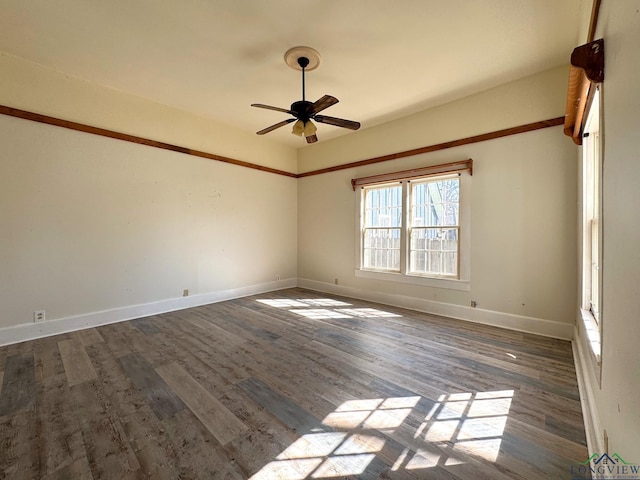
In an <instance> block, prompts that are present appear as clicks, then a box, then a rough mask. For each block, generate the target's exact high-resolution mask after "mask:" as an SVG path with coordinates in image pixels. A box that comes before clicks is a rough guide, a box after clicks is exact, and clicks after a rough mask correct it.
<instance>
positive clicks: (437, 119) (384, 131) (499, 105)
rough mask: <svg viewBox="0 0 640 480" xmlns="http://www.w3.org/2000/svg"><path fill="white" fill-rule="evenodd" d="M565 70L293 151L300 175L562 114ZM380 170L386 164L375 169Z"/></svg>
mask: <svg viewBox="0 0 640 480" xmlns="http://www.w3.org/2000/svg"><path fill="white" fill-rule="evenodd" d="M568 73H569V70H568V68H567V67H559V68H554V69H552V70H548V71H546V72H542V73H540V74H538V75H533V76H530V77H526V78H523V79H521V80H518V81H515V82H511V83H508V84H506V85H502V86H501V87H497V88H492V89H490V90H486V91H484V92H481V93H479V94H476V95H472V96H470V97H466V98H463V99H461V100H458V101H456V102H452V103H448V104H446V105H442V106H439V107H436V108H432V109H429V110H425V111H423V112H420V113H416V114H414V115H411V116H409V117H406V118H402V119H399V120H396V121H393V122H389V123H386V124H383V125H378V126H376V127H372V128H367V129H365V130H361V131H358V132H355V133H353V134H350V135H345V136H343V137H339V138H336V139H334V140H331V141H328V142H318V143H316V144H314V145H312V146H310V147H307V148H303V149H300V150H299V153H298V159H299V160H298V163H299V170H300V172H308V171H312V170H318V169H321V168H325V167H330V166H333V165H339V164H342V163H347V162H354V161H357V160H364V159H367V158H373V157H379V156H382V155H387V154H390V153H397V152H400V151H404V150H411V149H414V148H419V147H424V146H426V145H434V144H438V143H442V142H448V141H451V140H458V139H460V138H466V137H471V136H474V135H479V134H483V133H488V132H493V131H496V130H502V129H505V128H511V127H515V126H517V125H523V124H527V123H533V122H537V121H541V120H548V119H550V118H555V117H560V116H563V115H564V105H565V101H566V93H567V78H568ZM379 168H381V169H383V170H384V169H386V168H387V167H386V165H384V166H380V167H379Z"/></svg>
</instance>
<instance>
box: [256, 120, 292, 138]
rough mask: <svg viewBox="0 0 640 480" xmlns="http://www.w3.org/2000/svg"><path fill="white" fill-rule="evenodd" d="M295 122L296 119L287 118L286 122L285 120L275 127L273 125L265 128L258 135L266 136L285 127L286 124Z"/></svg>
mask: <svg viewBox="0 0 640 480" xmlns="http://www.w3.org/2000/svg"><path fill="white" fill-rule="evenodd" d="M295 121H296V119H295V118H287V119H286V120H283V121H282V122H278V123H276V124H275V125H271V126H270V127H267V128H263V129H262V130H260V131H259V132H256V133H257V134H258V135H264V134H265V133H269V132H271V131H273V130H275V129H276V128H280V127H284V126H285V125H286V124H288V123H291V122H295Z"/></svg>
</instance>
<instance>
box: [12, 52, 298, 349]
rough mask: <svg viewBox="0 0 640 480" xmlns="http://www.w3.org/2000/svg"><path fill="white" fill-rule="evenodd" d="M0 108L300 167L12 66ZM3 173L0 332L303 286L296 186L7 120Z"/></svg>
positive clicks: (188, 122)
mask: <svg viewBox="0 0 640 480" xmlns="http://www.w3.org/2000/svg"><path fill="white" fill-rule="evenodd" d="M0 104H4V105H9V106H13V107H16V108H22V109H26V110H31V111H35V112H38V113H43V114H47V115H52V116H57V117H61V118H63V119H68V120H74V121H79V122H84V123H87V124H90V125H96V126H100V127H104V128H110V129H113V130H116V131H120V132H124V133H130V134H135V135H142V136H146V137H149V138H152V139H156V140H160V141H164V142H169V143H174V144H177V145H182V146H187V147H191V148H196V149H201V150H205V151H208V152H211V153H215V154H221V155H226V156H232V157H235V158H237V159H240V160H245V161H249V162H252V163H256V164H262V165H267V166H270V167H273V168H278V169H284V170H288V171H295V169H296V163H295V162H296V152H295V150H293V149H288V148H285V147H282V146H279V145H275V144H272V143H270V142H268V141H261V140H262V139H260V138H255V137H256V135H250V134H248V133H244V132H240V131H235V130H233V129H231V128H230V127H226V126H224V125H219V124H216V123H214V122H211V121H208V120H206V119H203V118H199V117H196V116H193V115H189V114H187V113H185V112H180V111H177V110H174V109H170V108H168V107H163V106H161V105H158V104H154V103H152V102H148V101H146V100H142V99H139V98H136V97H132V96H130V95H125V94H122V93H120V92H116V91H113V90H109V89H105V88H102V87H99V86H97V85H91V84H88V83H86V82H82V81H80V80H78V79H74V78H72V77H67V76H65V75H63V74H61V73H59V72H55V71H53V70H49V69H45V68H43V67H40V66H37V65H35V64H30V63H28V62H25V61H23V60H19V59H16V58H13V57H8V56H6V55H4V56H0ZM0 172H1V173H0V205H1V206H2V207H1V208H0V225H2V236H1V238H0V262H1V263H0V327H7V326H15V325H21V324H29V323H31V322H32V321H33V312H34V310H41V309H43V310H46V316H47V322H45V323H48V322H50V321H53V320H57V319H69V318H70V317H75V316H78V315H80V316H83V315H84V316H87V315H88V316H91V315H93V316H94V317H96V318H98V317H99V320H101V321H102V319H103V317H104V316H100V315H97V313H99V312H105V311H106V312H115V313H112V314H111V315H106V317H107V320H109V321H113V320H115V319H118V318H119V317H121V316H122V315H124V316H126V315H127V314H131V313H132V312H133V313H134V314H135V312H140V311H144V309H143V310H140V309H138V307H136V309H133V310H132V307H134V306H140V305H159V306H158V308H160V309H171V308H177V307H179V306H180V305H183V306H184V305H188V303H180V302H182V301H183V299H182V294H183V290H184V289H189V292H190V296H191V298H189V299H188V300H189V301H191V300H194V299H197V297H198V296H204V297H201V298H204V299H208V298H212V295H215V294H216V292H226V294H229V295H233V293H234V292H239V293H242V292H245V291H246V289H247V288H257V289H260V288H277V287H278V283H277V282H276V277H280V278H281V279H282V280H283V281H284V280H285V279H290V282H289V283H291V282H293V284H295V278H296V275H297V265H296V261H297V259H296V253H295V252H296V244H297V223H296V212H297V187H296V180H295V179H293V178H289V177H284V176H280V175H274V174H269V173H264V172H261V171H258V170H251V169H247V168H242V167H238V166H234V165H229V164H224V163H220V162H216V161H211V160H205V159H201V158H197V157H193V156H188V155H182V154H179V153H175V152H170V151H165V150H159V149H156V148H151V147H147V146H142V145H136V144H132V143H127V142H123V141H119V140H113V139H108V138H104V137H99V136H94V135H90V134H86V133H81V132H76V131H72V130H67V129H63V128H59V127H53V126H49V125H43V124H39V123H34V122H31V121H26V120H21V119H16V118H11V117H7V116H4V115H0ZM172 299H175V300H176V303H174V304H167V303H166V302H167V301H171V300H172ZM194 301H195V300H194ZM158 302H160V303H158ZM162 302H165V303H162ZM119 309H120V310H119ZM127 309H128V310H127ZM153 310H154V308H153V307H149V311H153ZM96 315H97V316H96ZM91 321H93V320H90V321H89V323H90V322H91ZM74 325H75V324H74ZM5 334H6V332H5V333H3V335H5ZM0 343H2V338H0Z"/></svg>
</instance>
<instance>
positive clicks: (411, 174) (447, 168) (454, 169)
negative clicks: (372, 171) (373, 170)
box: [351, 159, 473, 191]
mask: <svg viewBox="0 0 640 480" xmlns="http://www.w3.org/2000/svg"><path fill="white" fill-rule="evenodd" d="M464 172H468V173H469V175H472V174H473V160H472V159H469V160H462V161H460V162H452V163H443V164H441V165H432V166H430V167H422V168H413V169H411V170H403V171H401V172H394V173H383V174H381V175H372V176H370V177H361V178H354V179H352V180H351V187H352V188H353V190H354V191H355V189H356V187H361V186H363V185H373V184H376V183H386V182H399V181H402V180H409V179H412V178H416V177H429V176H434V175H445V174H447V173H458V174H460V173H464Z"/></svg>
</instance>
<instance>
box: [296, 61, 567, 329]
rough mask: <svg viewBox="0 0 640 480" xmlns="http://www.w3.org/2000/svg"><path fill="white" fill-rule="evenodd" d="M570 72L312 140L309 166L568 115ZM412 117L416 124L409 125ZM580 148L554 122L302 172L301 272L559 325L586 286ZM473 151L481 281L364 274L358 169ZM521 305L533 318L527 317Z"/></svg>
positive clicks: (508, 322)
mask: <svg viewBox="0 0 640 480" xmlns="http://www.w3.org/2000/svg"><path fill="white" fill-rule="evenodd" d="M567 78H568V76H567V69H566V68H559V69H554V70H551V71H548V72H543V73H542V74H539V75H536V76H534V77H529V78H525V79H522V80H520V81H517V82H514V83H511V84H508V85H505V86H503V87H499V88H496V89H492V90H489V91H487V92H483V93H481V94H478V95H474V96H473V97H468V98H465V99H462V100H460V101H457V102H453V103H451V104H449V105H446V106H442V107H438V108H436V109H433V110H429V111H426V112H422V113H421V114H418V115H414V116H413V117H412V118H411V119H409V120H407V119H403V120H399V121H396V122H392V123H390V124H387V125H381V126H379V127H375V128H373V129H371V130H375V131H368V130H365V131H364V132H362V134H363V135H360V134H357V135H353V136H348V137H342V138H339V139H336V140H333V141H331V142H325V143H324V144H318V147H317V148H316V147H312V148H310V149H304V150H302V151H301V152H300V170H301V171H308V170H315V169H317V168H322V167H326V166H330V165H333V164H335V163H337V162H345V161H355V160H360V159H363V158H367V157H373V156H379V155H383V154H387V153H392V152H393V151H402V150H408V149H410V148H416V147H419V146H424V145H429V144H433V143H439V142H443V141H447V140H453V139H456V138H461V137H466V136H470V135H476V134H480V133H486V132H490V131H492V130H496V129H501V128H507V127H509V126H515V125H521V124H525V123H530V122H534V121H538V120H544V119H549V118H554V117H558V116H561V115H562V114H563V110H564V100H565V96H566V84H567ZM523 107H527V108H523ZM405 129H406V130H408V133H406V134H405V135H404V136H402V135H399V134H398V132H399V131H403V130H405ZM409 137H411V138H409ZM363 152H365V153H363ZM575 155H576V148H575V147H574V146H573V145H572V144H571V142H570V141H567V138H566V137H564V135H563V134H562V127H553V128H548V129H544V130H539V131H535V132H530V133H526V134H521V135H516V136H511V137H507V138H503V139H496V140H492V141H487V142H481V143H477V144H472V145H466V146H462V147H456V148H453V149H448V150H444V151H439V152H434V153H430V154H424V155H420V156H414V157H408V158H404V159H400V160H394V161H390V162H384V163H379V164H375V165H370V166H365V167H359V168H353V169H349V170H342V171H337V172H333V173H329V174H323V175H318V176H310V177H305V178H301V179H300V180H299V183H298V202H299V210H298V255H299V256H298V276H299V278H300V279H301V281H302V282H303V283H304V282H305V281H309V282H308V283H307V284H308V285H313V286H315V287H316V288H325V289H331V290H333V291H340V290H342V291H344V292H345V293H350V294H353V295H360V296H374V297H375V296H378V297H381V296H386V297H387V298H388V299H389V301H391V302H393V303H400V304H405V305H407V306H418V308H423V309H426V310H431V311H435V312H436V313H445V314H449V315H452V316H458V317H460V318H467V319H471V320H479V321H488V322H490V323H491V322H493V323H496V324H502V325H504V326H509V327H514V328H520V329H523V330H529V331H531V330H533V331H538V332H540V333H546V334H550V335H552V334H554V333H552V331H551V330H549V328H552V326H553V325H554V324H562V325H564V326H565V327H566V328H564V330H563V331H565V332H567V331H570V329H571V328H572V327H571V325H572V324H573V322H574V318H575V303H576V288H577V280H576V278H577V270H576V269H577V266H576V258H575V244H576V235H577V232H576V226H575V218H576V215H577V209H576V201H575V198H576V195H577V192H576V187H577V178H576V177H577V171H576V162H575ZM467 158H472V159H473V160H474V174H473V177H472V181H471V192H470V194H471V245H472V246H471V252H470V255H471V289H470V291H456V290H448V289H441V288H433V287H425V286H417V285H406V284H400V283H394V282H388V281H380V280H372V279H365V278H359V277H358V278H357V277H356V276H355V274H354V269H355V266H356V249H355V245H356V230H357V227H356V222H357V219H356V214H355V209H356V193H354V192H353V191H352V189H351V185H350V180H351V178H355V177H362V176H368V175H374V174H378V173H386V172H393V171H399V170H405V169H410V168H414V167H419V166H425V165H435V164H440V163H446V162H451V161H457V160H464V159H467ZM336 278H338V283H339V286H338V287H336V286H335V279H336ZM331 284H333V285H331ZM471 300H474V301H476V302H477V305H478V309H477V310H472V309H470V308H469V305H470V302H471ZM452 306H456V307H460V308H451V307H452ZM478 310H483V311H484V314H482V315H481V314H480V313H478ZM486 311H489V312H494V313H495V314H496V315H494V316H493V320H487V315H486V313H487V312H486ZM519 317H526V318H527V319H529V320H530V321H528V322H524V323H519V321H520V320H521V319H520V318H519ZM496 319H497V320H496ZM556 326H557V325H556ZM556 331H557V330H556ZM569 336H570V334H569V335H567V338H568V337H569Z"/></svg>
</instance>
